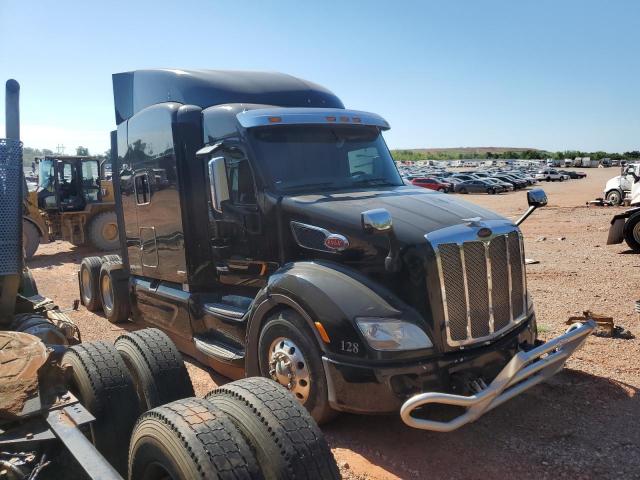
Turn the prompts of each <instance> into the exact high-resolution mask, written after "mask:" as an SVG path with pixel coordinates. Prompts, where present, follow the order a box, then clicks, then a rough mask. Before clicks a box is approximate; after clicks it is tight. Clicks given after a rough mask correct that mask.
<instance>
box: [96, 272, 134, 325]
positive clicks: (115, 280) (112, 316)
mask: <svg viewBox="0 0 640 480" xmlns="http://www.w3.org/2000/svg"><path fill="white" fill-rule="evenodd" d="M99 286H100V300H101V303H102V309H103V311H104V315H105V317H107V320H109V322H111V323H123V322H126V321H127V320H128V319H129V313H130V311H131V306H130V303H129V281H128V275H127V273H126V270H125V269H124V266H123V265H122V264H121V263H110V262H106V263H103V264H102V266H101V268H100V277H99Z"/></svg>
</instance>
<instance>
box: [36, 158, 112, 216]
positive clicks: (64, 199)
mask: <svg viewBox="0 0 640 480" xmlns="http://www.w3.org/2000/svg"><path fill="white" fill-rule="evenodd" d="M38 172H39V176H38V207H39V208H40V209H42V210H47V211H61V212H73V211H81V210H84V209H85V208H86V206H87V204H90V203H97V202H100V200H101V191H100V165H99V163H98V160H96V159H94V158H91V157H75V156H74V157H71V156H58V157H54V156H47V157H44V158H41V159H39V160H38Z"/></svg>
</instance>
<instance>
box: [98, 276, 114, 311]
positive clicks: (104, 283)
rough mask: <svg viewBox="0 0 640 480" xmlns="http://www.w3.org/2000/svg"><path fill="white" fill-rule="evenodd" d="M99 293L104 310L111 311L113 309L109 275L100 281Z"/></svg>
mask: <svg viewBox="0 0 640 480" xmlns="http://www.w3.org/2000/svg"><path fill="white" fill-rule="evenodd" d="M100 291H101V292H102V306H103V307H104V309H105V310H108V311H111V309H112V308H113V290H112V288H111V280H110V279H109V275H104V276H103V277H102V280H101V281H100Z"/></svg>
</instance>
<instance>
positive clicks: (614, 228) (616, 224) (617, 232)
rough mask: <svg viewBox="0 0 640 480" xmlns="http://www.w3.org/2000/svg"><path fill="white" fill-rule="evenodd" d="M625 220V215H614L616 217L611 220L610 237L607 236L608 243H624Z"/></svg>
mask: <svg viewBox="0 0 640 480" xmlns="http://www.w3.org/2000/svg"><path fill="white" fill-rule="evenodd" d="M625 220H626V218H625V217H619V218H615V217H614V219H613V220H611V226H610V227H609V237H608V238H607V245H614V244H616V243H622V240H623V239H624V235H623V231H624V224H625Z"/></svg>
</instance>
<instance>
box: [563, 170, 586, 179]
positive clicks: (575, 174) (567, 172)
mask: <svg viewBox="0 0 640 480" xmlns="http://www.w3.org/2000/svg"><path fill="white" fill-rule="evenodd" d="M558 171H559V172H560V173H562V174H563V175H568V176H569V178H573V179H580V178H586V176H587V174H586V173H584V172H576V171H575V170H558Z"/></svg>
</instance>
